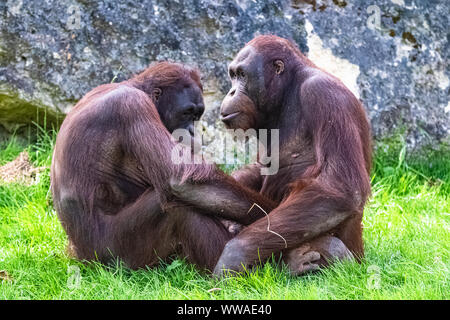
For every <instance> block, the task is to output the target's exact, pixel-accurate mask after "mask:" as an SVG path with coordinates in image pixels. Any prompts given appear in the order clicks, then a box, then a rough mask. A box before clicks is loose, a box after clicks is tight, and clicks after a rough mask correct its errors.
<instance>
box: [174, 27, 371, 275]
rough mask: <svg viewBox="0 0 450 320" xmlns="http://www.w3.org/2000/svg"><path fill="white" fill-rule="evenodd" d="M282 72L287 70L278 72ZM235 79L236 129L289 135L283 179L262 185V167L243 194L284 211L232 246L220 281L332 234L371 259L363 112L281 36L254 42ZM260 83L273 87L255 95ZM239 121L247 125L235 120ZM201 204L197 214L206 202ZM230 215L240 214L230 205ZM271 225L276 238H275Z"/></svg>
mask: <svg viewBox="0 0 450 320" xmlns="http://www.w3.org/2000/svg"><path fill="white" fill-rule="evenodd" d="M279 61H281V62H282V64H280V63H279ZM255 65H257V67H255ZM280 65H282V66H283V68H282V69H277V68H279V67H280ZM251 68H255V69H251ZM238 69H241V71H239V70H238ZM244 71H245V76H242V74H243V72H244ZM259 72H261V73H259ZM239 74H241V75H239ZM255 74H256V75H255ZM230 75H231V77H232V82H233V87H232V89H231V90H230V92H229V94H228V95H227V97H226V98H225V99H224V102H223V104H222V109H221V115H222V116H223V117H224V119H226V121H227V122H226V124H227V125H228V126H229V127H231V128H244V129H246V128H255V129H279V130H280V131H279V133H280V169H279V171H278V173H277V174H275V175H272V176H261V175H260V173H259V166H258V165H253V166H250V167H247V168H244V169H243V170H241V171H238V172H236V173H235V174H234V177H235V178H236V179H237V180H238V181H239V182H240V183H241V184H243V185H246V186H248V187H251V188H252V189H253V190H255V191H258V192H259V193H260V194H261V195H263V196H265V197H266V198H267V199H269V200H272V201H274V204H275V206H276V208H275V209H274V210H273V211H272V212H271V213H270V214H269V216H268V218H264V219H260V220H258V221H256V222H254V223H253V224H251V225H250V226H248V227H247V228H245V229H244V230H243V231H242V232H241V233H240V234H239V235H238V236H237V237H235V238H233V239H232V240H231V241H229V242H228V244H227V245H226V247H225V249H224V252H223V253H222V256H221V258H220V260H219V262H218V264H217V266H216V269H215V272H216V273H218V274H220V273H221V272H222V268H223V269H232V270H241V269H242V265H244V266H249V265H252V264H254V263H255V262H257V261H259V260H264V259H266V258H268V257H270V256H271V255H272V254H273V253H278V252H281V251H283V250H285V248H286V247H287V249H294V248H297V247H299V246H301V245H302V244H304V243H305V242H309V241H313V240H314V239H317V237H321V236H327V235H328V234H333V235H335V236H336V237H338V238H340V239H341V240H342V241H343V243H344V244H345V245H346V246H347V247H348V249H350V250H351V252H352V253H353V254H354V255H355V256H357V257H358V258H361V257H363V255H364V248H363V241H362V225H361V220H362V215H363V208H364V204H365V202H366V200H367V198H368V196H369V195H370V178H369V173H370V168H371V147H372V146H371V135H370V127H369V123H368V121H367V117H366V114H365V111H364V108H363V106H362V105H361V103H360V102H359V101H358V100H357V99H356V97H355V96H354V95H353V94H352V93H351V92H350V91H349V90H348V89H347V88H346V87H345V86H344V85H343V84H342V82H341V81H340V80H338V79H337V78H335V77H334V76H332V75H330V74H328V73H327V72H325V71H323V70H321V69H319V68H317V67H316V66H315V65H314V64H313V63H312V62H311V61H310V60H309V59H307V58H306V57H305V56H304V55H303V54H302V53H301V52H300V50H299V49H298V48H297V47H296V46H295V45H294V44H293V43H291V42H290V41H288V40H286V39H282V38H279V37H276V36H271V35H266V36H259V37H257V38H255V39H253V40H252V41H250V42H249V43H248V44H247V45H246V47H245V48H244V49H242V50H241V51H240V53H239V54H238V55H237V57H236V58H235V60H233V62H232V63H231V64H230ZM248 79H254V80H248ZM260 79H263V81H264V83H263V84H262V86H258V85H257V86H256V87H255V83H257V84H258V83H259V81H260ZM250 81H254V83H251V82H250ZM250 84H251V85H252V86H250ZM252 88H253V89H252ZM255 88H256V89H255ZM251 90H254V92H253V94H252V91H251ZM249 100H251V101H252V103H249ZM252 104H253V105H252ZM237 111H240V112H241V113H240V114H238V116H235V117H234V118H228V117H227V116H228V115H230V114H235V113H236V112H237ZM215 188H219V187H218V186H217V185H216V186H215ZM225 189H226V188H223V189H222V190H225ZM198 191H199V192H198V193H199V194H201V193H202V192H205V191H206V189H205V188H204V189H199V190H198ZM192 194H196V191H195V190H194V189H193V188H192V186H191V187H190V192H189V193H188V194H185V195H184V200H186V201H189V199H188V197H189V196H192ZM218 194H220V193H218ZM180 196H183V195H180ZM193 198H195V199H196V201H197V204H198V203H200V202H201V201H202V199H201V197H197V198H196V197H195V196H193ZM206 199H207V200H208V201H210V202H211V200H212V199H210V198H208V197H207V198H206ZM234 201H235V203H245V200H242V201H241V202H240V200H239V199H234ZM212 203H214V206H211V207H208V205H207V203H206V201H205V203H204V204H203V205H204V208H205V209H209V210H211V209H213V208H216V210H217V209H219V208H220V207H219V206H218V205H217V201H216V202H212ZM227 206H228V209H229V210H231V209H230V207H231V205H230V203H227ZM223 209H225V208H223ZM234 210H236V211H238V208H237V206H236V208H234ZM269 219H270V227H271V228H270V229H271V231H274V232H268V231H267V227H268V220H269ZM280 235H281V237H280ZM315 249H316V250H317V251H319V252H320V250H321V248H315ZM324 249H326V248H324ZM324 251H326V250H324Z"/></svg>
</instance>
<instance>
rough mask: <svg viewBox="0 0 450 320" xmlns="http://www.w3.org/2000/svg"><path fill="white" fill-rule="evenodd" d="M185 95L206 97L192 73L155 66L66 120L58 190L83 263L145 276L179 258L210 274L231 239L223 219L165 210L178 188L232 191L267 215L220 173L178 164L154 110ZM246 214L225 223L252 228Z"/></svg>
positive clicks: (55, 167) (59, 207) (91, 96)
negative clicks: (158, 97) (158, 100)
mask: <svg viewBox="0 0 450 320" xmlns="http://www.w3.org/2000/svg"><path fill="white" fill-rule="evenodd" d="M186 86H198V87H199V88H200V89H201V83H200V77H199V75H198V73H197V72H196V71H195V70H193V69H190V68H187V67H185V66H182V65H179V64H172V63H167V62H163V63H158V64H155V65H153V66H150V67H149V68H148V69H147V70H145V71H144V72H143V73H141V74H139V75H137V76H135V77H134V78H132V79H130V80H128V81H124V82H122V83H116V84H106V85H101V86H99V87H97V88H95V89H93V90H92V91H91V92H89V93H88V94H86V96H84V97H83V98H82V99H81V100H80V101H79V102H78V103H77V105H76V106H75V107H74V108H73V109H72V110H71V112H70V113H69V114H68V115H67V117H66V119H65V120H64V123H63V124H62V126H61V129H60V131H59V134H58V137H57V141H56V147H55V150H54V154H53V161H52V168H51V189H52V193H53V199H54V206H55V209H56V211H57V213H58V216H59V218H60V220H61V223H62V226H63V227H64V229H65V231H66V232H67V234H68V237H69V242H70V247H71V249H72V251H73V252H74V254H75V255H76V257H78V258H79V259H86V260H92V259H98V260H100V261H102V262H108V261H110V260H111V259H112V258H115V257H119V258H121V259H122V260H123V261H124V262H125V263H126V264H127V265H128V266H129V267H131V268H139V267H143V266H151V265H154V264H156V263H158V262H159V260H160V259H166V258H167V257H169V256H170V255H172V254H175V253H178V254H179V255H180V256H181V257H186V258H187V259H188V261H190V262H192V263H195V264H197V265H199V266H200V267H203V268H208V269H210V270H212V268H213V267H214V265H215V263H216V262H217V259H218V257H219V255H220V253H221V251H222V249H223V246H224V245H225V243H226V241H228V240H229V239H230V238H231V234H230V233H229V232H228V231H227V230H226V229H225V228H224V226H223V225H222V224H221V223H220V218H219V217H218V216H217V215H215V216H211V215H210V216H207V215H203V214H200V213H202V211H201V208H195V207H194V206H189V205H186V204H181V205H180V204H179V203H178V204H175V205H174V203H173V202H171V203H169V204H166V200H167V198H168V197H169V198H170V197H171V195H170V194H168V186H169V180H170V179H171V178H178V179H182V177H184V178H185V179H189V180H190V181H194V182H201V181H230V183H231V184H232V186H233V187H234V188H235V189H236V190H237V191H235V192H236V193H238V194H240V195H242V194H246V195H247V196H248V199H249V200H248V201H249V202H250V203H251V202H254V201H258V202H260V203H262V205H263V206H265V207H266V209H270V208H269V206H270V202H268V201H265V200H264V199H261V197H260V196H259V195H258V194H257V193H256V192H253V191H250V190H242V188H241V189H239V186H238V185H237V184H236V183H235V182H234V181H233V180H232V178H231V177H227V176H225V175H224V174H223V173H221V172H220V171H217V170H216V168H215V167H214V166H209V165H196V166H191V165H185V166H181V165H180V166H175V165H173V164H172V162H171V159H170V155H171V151H172V148H173V146H174V142H173V141H172V140H171V137H170V133H169V132H168V131H167V130H166V128H165V126H164V124H163V123H162V122H161V119H160V116H159V114H158V111H157V109H156V108H155V104H154V102H155V101H154V100H152V98H154V96H153V92H154V89H155V88H159V89H162V92H163V93H162V94H164V91H165V90H167V91H169V90H168V89H169V88H175V89H177V90H178V88H179V89H180V90H181V89H182V88H185V87H186ZM177 90H175V91H177ZM164 107H165V106H162V108H164ZM233 187H232V188H233ZM232 188H230V190H231V189H232ZM230 192H233V191H230ZM264 202H268V203H269V205H268V206H266V205H265V204H264ZM247 205H248V204H247ZM162 206H165V210H163V209H162ZM243 211H244V213H243V214H242V215H241V216H238V213H235V212H232V213H224V214H223V217H224V218H228V219H232V218H235V219H236V220H238V221H240V222H242V223H250V222H252V221H254V220H250V219H249V218H248V216H247V215H246V212H245V210H243Z"/></svg>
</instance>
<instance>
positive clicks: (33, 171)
mask: <svg viewBox="0 0 450 320" xmlns="http://www.w3.org/2000/svg"><path fill="white" fill-rule="evenodd" d="M44 169H45V167H38V168H37V167H34V166H33V164H32V163H31V162H30V157H29V155H28V152H26V151H22V152H21V153H20V154H19V156H18V157H17V158H16V159H14V160H13V161H11V162H8V163H7V164H5V165H3V166H1V167H0V183H1V182H4V183H13V182H14V183H21V184H24V185H32V184H34V183H36V181H37V179H38V177H39V173H40V172H42V171H43V170H44Z"/></svg>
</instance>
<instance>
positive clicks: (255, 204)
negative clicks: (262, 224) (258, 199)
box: [247, 203, 287, 248]
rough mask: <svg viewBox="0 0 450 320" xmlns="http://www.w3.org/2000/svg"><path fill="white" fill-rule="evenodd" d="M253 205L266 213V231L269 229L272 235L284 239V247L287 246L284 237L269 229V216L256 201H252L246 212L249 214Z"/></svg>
mask: <svg viewBox="0 0 450 320" xmlns="http://www.w3.org/2000/svg"><path fill="white" fill-rule="evenodd" d="M254 206H257V207H258V208H259V209H260V210H261V211H262V212H264V214H265V215H266V217H267V231H269V232H270V233H273V234H274V235H277V236H279V237H280V238H281V239H283V241H284V247H285V248H287V241H286V239H285V238H284V237H283V236H282V235H281V234H279V233H276V232H275V231H272V230H270V218H269V215H268V214H267V212H266V211H265V210H264V209H263V208H261V207H260V206H259V205H258V204H257V203H253V205H252V206H251V207H250V209H248V211H247V214H249V213H250V211H252V209H253V207H254Z"/></svg>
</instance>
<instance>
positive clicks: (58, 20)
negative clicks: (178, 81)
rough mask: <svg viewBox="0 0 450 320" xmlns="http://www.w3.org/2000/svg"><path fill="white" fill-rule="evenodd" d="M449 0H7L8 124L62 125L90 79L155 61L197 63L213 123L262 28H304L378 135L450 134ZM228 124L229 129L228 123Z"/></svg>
mask: <svg viewBox="0 0 450 320" xmlns="http://www.w3.org/2000/svg"><path fill="white" fill-rule="evenodd" d="M448 10H449V4H448V1H446V0H436V1H425V0H423V1H422V0H395V1H394V0H380V1H376V4H374V1H373V0H370V1H369V0H367V1H366V0H361V1H357V2H356V1H354V2H351V1H344V0H332V1H331V0H330V1H325V0H324V1H320V0H317V1H316V0H308V1H300V0H293V1H286V0H268V1H252V0H248V1H244V0H239V1H232V0H222V1H221V0H174V1H160V0H142V1H126V0H121V1H117V0H102V1H89V0H77V1H75V0H64V1H58V0H42V1H34V0H8V1H2V2H1V3H0V126H1V128H0V132H9V133H11V132H14V131H15V130H16V129H18V128H19V129H20V128H21V127H26V126H27V125H29V124H30V123H33V122H37V123H39V124H40V125H41V126H43V125H45V126H46V127H47V128H49V127H50V126H52V125H53V126H58V125H59V124H60V123H61V120H62V119H63V118H64V115H65V114H66V113H67V112H68V111H69V110H70V108H71V107H72V106H73V105H74V104H75V103H76V102H77V101H78V100H79V99H80V98H81V97H82V96H83V95H84V94H86V93H87V92H88V91H89V90H90V89H92V88H93V87H95V86H98V85H100V84H103V83H109V82H112V81H122V80H124V79H127V78H128V77H130V76H131V75H132V74H134V73H137V72H139V71H140V70H142V69H144V68H145V67H146V66H148V65H149V64H150V63H151V62H152V61H157V60H171V61H178V62H183V63H187V64H190V65H194V66H197V67H198V68H199V69H200V71H201V73H202V75H203V81H204V83H205V102H206V104H207V112H206V116H205V120H206V125H208V126H209V127H210V129H211V130H221V129H220V128H221V126H220V125H218V124H217V120H216V119H217V111H218V107H219V105H220V102H221V100H222V98H223V96H224V95H225V93H226V92H227V90H228V89H229V86H230V84H229V81H228V79H227V64H228V63H229V62H230V61H231V59H232V58H233V56H234V55H235V54H236V53H237V51H238V50H239V49H240V48H241V47H242V46H243V45H244V44H245V43H246V42H247V41H249V40H251V39H252V38H253V37H254V36H256V35H258V34H266V33H271V34H276V35H279V36H282V37H286V38H289V39H292V40H293V41H295V42H296V43H297V45H298V46H299V47H300V49H301V50H302V51H303V52H305V54H307V55H308V56H309V57H310V58H311V59H312V60H313V61H314V62H315V63H316V64H317V65H319V66H320V67H323V68H324V69H326V70H328V71H330V72H331V73H333V74H335V75H336V76H338V77H339V78H341V79H342V80H343V81H344V82H345V83H346V84H347V86H348V87H349V88H350V89H351V90H352V91H353V92H354V93H355V94H356V95H357V96H358V97H359V98H360V99H361V100H362V102H363V103H364V105H365V107H366V110H367V113H368V115H369V117H370V120H371V123H372V127H373V134H374V136H375V137H382V136H386V135H389V134H392V133H395V132H397V131H398V130H405V132H406V136H407V139H408V140H407V141H408V143H409V144H410V145H417V144H421V143H424V142H439V141H443V140H448V139H449V133H450V121H449V120H450V105H449V102H448V96H449V84H450V83H449V69H448V52H449V48H448V30H447V28H448V25H449V23H448V14H447V13H448ZM217 128H218V129H217Z"/></svg>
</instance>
